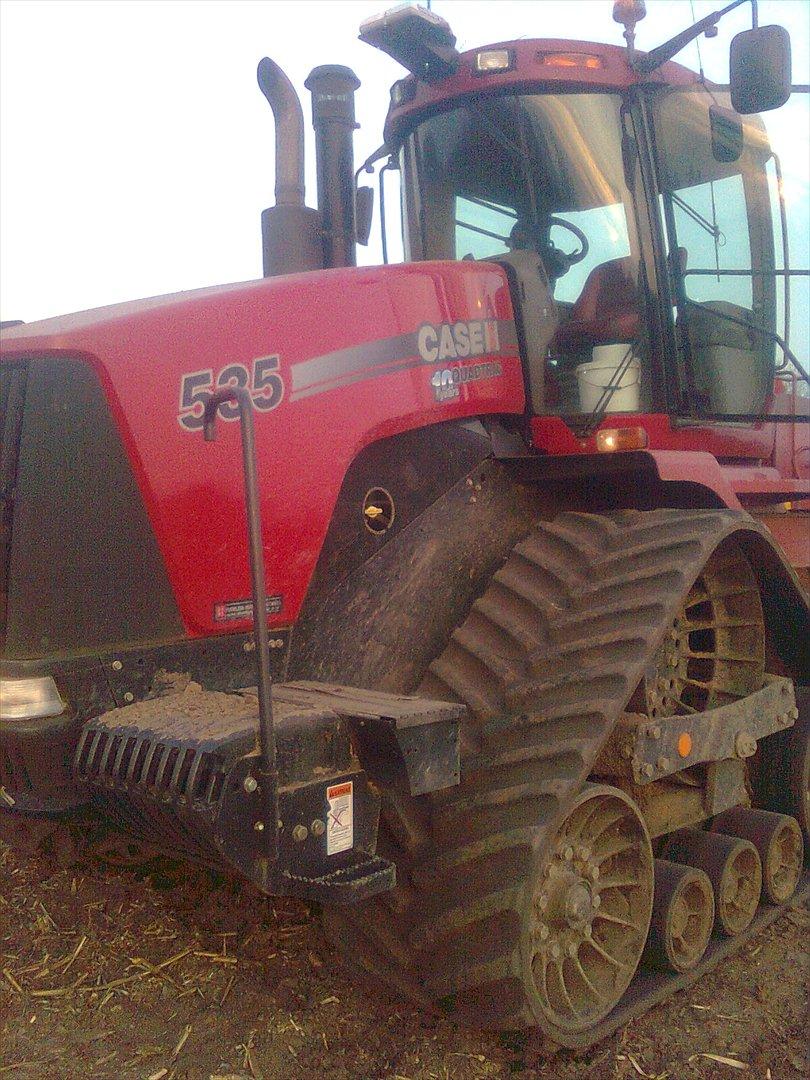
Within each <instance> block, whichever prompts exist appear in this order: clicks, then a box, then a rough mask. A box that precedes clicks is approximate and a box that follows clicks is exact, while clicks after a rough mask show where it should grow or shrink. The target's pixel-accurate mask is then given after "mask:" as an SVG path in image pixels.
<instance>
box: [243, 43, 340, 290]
mask: <svg viewBox="0 0 810 1080" xmlns="http://www.w3.org/2000/svg"><path fill="white" fill-rule="evenodd" d="M256 77H257V79H258V82H259V89H260V90H261V92H262V93H263V94H264V96H265V97H266V98H267V100H268V102H269V104H270V108H271V109H272V110H273V117H274V119H275V124H276V189H275V194H276V204H275V206H270V207H268V208H267V209H266V210H263V211H262V261H263V267H264V276H265V277H276V276H278V275H281V274H298V273H303V272H304V271H307V270H322V269H323V268H324V266H325V265H330V264H329V263H327V262H325V260H324V238H323V225H322V221H321V215H320V214H319V213H318V211H317V210H312V209H310V208H309V207H308V206H306V205H305V203H304V115H303V112H302V111H301V102H300V101H299V100H298V94H297V93H296V92H295V87H294V86H293V84H292V83H291V82H290V80H289V79H288V78H287V76H286V75H285V74H284V72H283V71H282V70H281V68H280V67H279V66H278V64H276V63H275V61H273V60H271V59H270V58H269V57H268V56H265V57H264V59H263V60H261V61H259V67H258V69H257V72H256ZM319 186H320V184H319Z"/></svg>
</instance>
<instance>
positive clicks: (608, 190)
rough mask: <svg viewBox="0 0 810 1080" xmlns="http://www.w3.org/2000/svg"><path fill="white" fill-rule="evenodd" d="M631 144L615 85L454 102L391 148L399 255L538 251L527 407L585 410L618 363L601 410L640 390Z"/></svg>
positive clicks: (628, 404) (632, 405)
mask: <svg viewBox="0 0 810 1080" xmlns="http://www.w3.org/2000/svg"><path fill="white" fill-rule="evenodd" d="M633 145H634V143H633V140H632V133H631V125H630V118H629V116H628V115H626V113H625V109H624V107H623V104H622V98H621V97H620V96H619V95H616V94H609V93H561V94H533V95H502V96H499V97H487V98H481V99H477V100H475V101H474V102H469V101H468V102H466V103H465V105H464V107H462V108H458V109H454V110H453V111H451V112H447V113H442V114H440V115H437V116H434V117H431V118H430V119H428V120H426V121H424V122H423V123H422V124H420V125H419V127H417V128H416V130H415V131H414V132H413V133H412V134H411V135H410V136H409V137H408V138H407V139H406V141H405V143H404V144H403V146H402V149H401V158H400V164H401V167H402V175H403V177H404V178H405V183H404V185H403V200H404V211H405V223H406V228H405V233H406V251H407V255H406V257H407V258H409V259H489V258H499V257H506V259H507V261H508V257H509V255H510V254H511V253H514V252H516V251H521V250H524V251H525V250H528V251H531V252H537V253H538V254H539V256H540V269H541V274H542V275H543V277H544V279H545V283H546V286H547V289H548V292H549V293H550V298H551V300H552V301H553V302H552V304H551V305H550V308H549V310H550V312H551V314H550V315H549V317H548V320H547V323H548V325H547V327H546V333H545V337H544V339H543V350H542V351H543V353H544V355H543V356H542V357H541V358H538V357H535V358H534V361H533V369H532V370H530V372H529V375H530V380H529V381H530V384H531V392H532V405H533V408H534V411H535V412H556V413H563V414H579V413H590V412H591V410H592V408H593V405H594V403H595V401H596V400H598V399H599V398H600V396H601V390H602V389H604V387H605V385H606V384H607V383H609V382H610V380H611V378H612V376H613V374H615V373H616V372H617V370H618V368H619V364H620V362H621V361H622V360H626V361H627V363H628V364H629V365H630V370H625V371H624V372H621V371H620V372H619V383H618V384H617V386H616V387H615V388H614V390H613V391H611V392H610V393H609V394H608V398H609V401H608V403H607V406H608V411H610V412H616V411H619V412H621V411H636V410H638V409H639V408H641V407H642V405H643V404H644V398H645V395H646V394H647V393H648V391H649V388H650V383H651V380H650V379H649V376H647V377H645V376H644V374H643V370H642V369H643V367H644V366H645V360H646V354H647V350H648V346H647V342H646V335H645V334H644V331H643V327H644V325H645V322H646V320H645V318H644V316H643V301H644V296H645V289H644V287H643V281H642V272H641V261H640V254H639V241H638V236H637V230H636V223H635V213H634V209H633V207H634V200H633V195H632V193H631V191H630V189H629V187H628V183H627V181H626V178H625V170H626V168H628V169H629V170H630V172H631V173H632V172H633V171H634V168H635V165H634V162H635V158H634V152H633V151H629V150H628V147H632V146H633ZM623 147H624V154H623ZM594 363H596V364H597V367H598V371H597V372H596V373H594V372H584V371H583V370H581V369H582V368H583V366H584V367H587V366H589V365H591V366H592V365H593V364H594ZM530 368H532V362H530ZM541 368H542V369H543V370H540V369H541Z"/></svg>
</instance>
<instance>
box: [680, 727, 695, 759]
mask: <svg viewBox="0 0 810 1080" xmlns="http://www.w3.org/2000/svg"><path fill="white" fill-rule="evenodd" d="M691 753H692V736H691V735H690V734H689V732H688V731H682V732H681V733H680V735H679V736H678V755H679V756H680V757H682V758H687V757H689V755H690V754H691Z"/></svg>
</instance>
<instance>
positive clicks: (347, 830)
mask: <svg viewBox="0 0 810 1080" xmlns="http://www.w3.org/2000/svg"><path fill="white" fill-rule="evenodd" d="M326 798H327V801H328V802H329V812H328V814H327V817H326V854H327V855H337V853H338V852H339V851H348V850H349V848H350V847H353V845H354V789H353V784H352V781H351V780H346V781H345V782H344V783H342V784H333V785H332V787H328V788H327V789H326Z"/></svg>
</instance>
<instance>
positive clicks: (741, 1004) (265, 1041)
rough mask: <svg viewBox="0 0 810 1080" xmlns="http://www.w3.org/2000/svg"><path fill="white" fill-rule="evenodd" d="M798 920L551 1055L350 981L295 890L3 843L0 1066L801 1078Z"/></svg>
mask: <svg viewBox="0 0 810 1080" xmlns="http://www.w3.org/2000/svg"><path fill="white" fill-rule="evenodd" d="M808 930H810V917H809V916H808V913H807V911H806V910H804V909H797V910H792V911H789V912H787V913H786V914H785V915H783V916H782V917H781V918H780V919H779V920H778V921H777V922H775V923H774V924H773V925H772V926H770V927H769V928H768V929H766V930H764V931H763V932H762V933H761V934H760V935H759V936H758V937H757V938H754V939H753V940H752V941H751V942H750V943H749V944H748V945H747V946H746V947H745V948H744V949H743V952H742V953H741V954H740V955H738V956H737V957H736V958H735V959H734V960H732V961H730V962H728V963H727V964H726V965H725V966H723V967H721V969H720V970H719V971H717V972H715V973H713V974H711V975H709V976H707V977H706V978H705V979H704V980H703V981H702V982H701V983H699V984H698V986H697V987H695V988H693V989H692V990H691V991H688V992H683V993H680V994H677V995H676V996H675V997H674V998H673V999H671V1000H670V1001H669V1002H668V1003H666V1004H665V1005H662V1006H659V1007H657V1008H655V1009H653V1010H652V1011H651V1012H649V1013H647V1014H646V1016H644V1017H642V1018H640V1019H638V1020H636V1021H634V1022H633V1023H631V1024H629V1025H628V1026H627V1027H626V1028H625V1029H624V1030H622V1031H620V1032H619V1033H617V1034H616V1035H614V1036H613V1037H612V1038H610V1039H609V1040H608V1041H606V1042H604V1043H601V1044H600V1045H598V1046H596V1047H594V1048H592V1049H590V1050H588V1051H586V1052H583V1053H580V1054H574V1053H572V1052H568V1051H559V1052H557V1053H556V1054H555V1053H554V1052H553V1051H552V1050H550V1049H549V1048H548V1047H547V1046H543V1045H540V1044H535V1043H534V1042H533V1041H532V1040H531V1039H526V1038H525V1037H518V1036H508V1037H505V1036H497V1035H488V1034H481V1033H479V1032H469V1031H463V1030H459V1029H458V1028H455V1027H453V1026H451V1025H450V1024H448V1023H446V1022H443V1021H441V1020H437V1019H436V1018H434V1017H430V1016H426V1015H423V1014H421V1013H419V1012H418V1011H416V1010H415V1009H413V1008H411V1007H410V1006H409V1005H407V1004H405V1003H403V1002H402V1001H398V1000H393V999H391V998H389V997H387V996H386V995H385V994H384V993H383V992H382V991H381V990H379V989H378V988H376V987H371V986H370V985H369V984H368V983H363V982H361V981H358V980H357V979H356V978H355V977H353V975H352V974H351V973H350V972H349V971H348V970H347V968H346V967H345V965H344V963H343V962H342V961H341V959H340V957H339V956H338V955H337V953H336V952H335V951H334V950H333V949H332V948H331V946H330V945H329V944H328V942H327V941H326V939H325V937H324V935H323V933H322V931H321V929H320V927H319V924H318V919H317V915H316V914H315V913H314V912H310V911H309V910H308V908H307V907H306V906H305V905H304V904H302V903H298V902H296V901H286V900H285V901H279V900H268V899H264V898H261V897H259V896H258V895H256V894H255V893H252V892H249V891H248V890H240V889H238V888H235V887H234V886H233V885H229V884H228V882H226V881H223V880H222V879H214V878H212V876H211V875H210V874H208V873H206V872H205V871H201V870H196V869H190V868H187V867H182V868H178V867H176V866H172V865H170V864H157V865H154V866H152V867H151V868H150V870H149V872H148V873H147V874H146V876H144V874H143V873H141V874H140V875H139V874H136V873H132V872H119V871H111V870H109V869H105V868H102V867H100V866H98V865H95V864H91V863H83V864H78V865H72V866H68V867H67V868H60V867H59V866H58V865H57V864H56V863H54V862H51V863H49V862H47V861H45V860H33V859H28V858H25V857H23V856H22V855H19V854H17V853H13V852H12V851H11V850H10V849H9V848H7V847H4V846H3V845H2V844H0V1078H2V1080H5V1078H6V1077H9V1078H10V1080H30V1078H34V1077H36V1078H43V1080H83V1078H85V1077H87V1078H89V1077H93V1078H102V1080H104V1078H107V1080H119V1078H121V1080H129V1078H133V1080H136V1078H137V1080H198V1078H201V1080H214V1078H218V1080H257V1078H260V1077H263V1078H265V1080H276V1078H278V1080H282V1078H283V1080H288V1078H290V1080H294V1078H297V1077H302V1078H315V1077H329V1078H330V1080H344V1078H346V1080H348V1078H351V1080H356V1078H360V1080H456V1078H458V1080H473V1078H481V1077H488V1078H492V1077H513V1078H521V1077H523V1078H529V1077H537V1078H546V1077H548V1078H554V1080H585V1078H586V1077H587V1078H596V1080H601V1078H603V1077H604V1078H613V1077H622V1078H624V1077H627V1078H633V1080H635V1078H636V1077H643V1078H653V1077H656V1078H659V1080H662V1078H664V1077H671V1078H673V1080H679V1078H685V1080H692V1078H704V1080H708V1078H712V1080H714V1078H722V1077H725V1076H728V1077H733V1076H735V1075H740V1076H743V1075H745V1076H749V1077H752V1078H753V1077H757V1078H763V1080H764V1078H771V1080H806V1077H807V1076H808V1060H807V1056H806V1055H807V1018H808V1017H807V1000H808V994H807V991H808V952H807V950H808V938H809V937H810V935H809V934H808ZM708 1055H715V1057H710V1056H708ZM718 1058H719V1059H725V1060H718Z"/></svg>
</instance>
